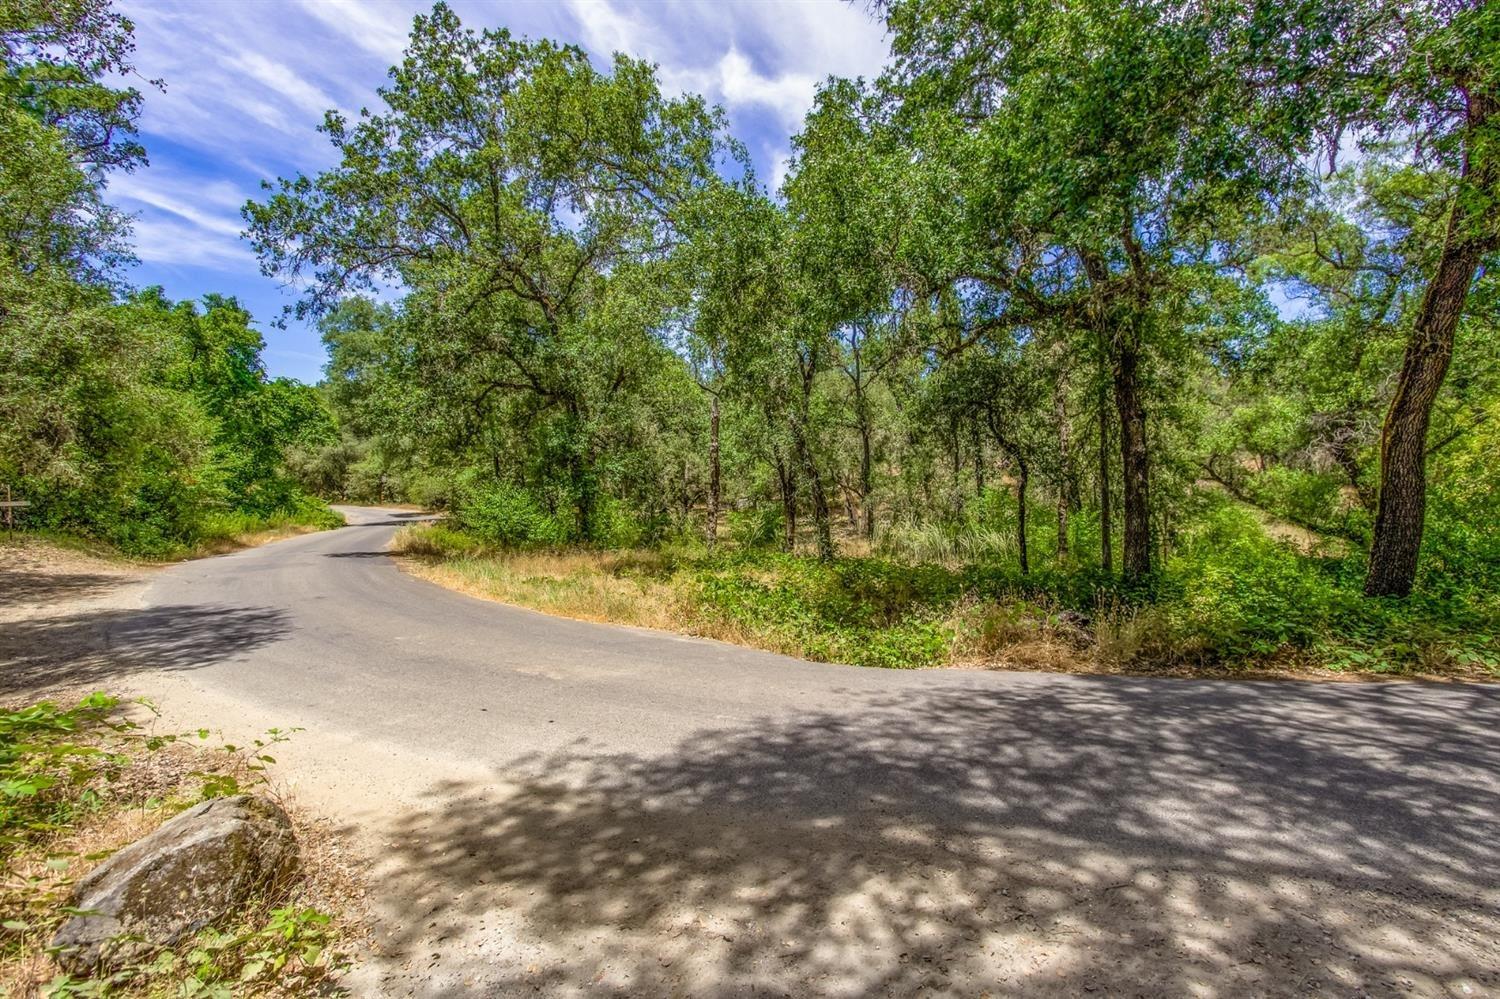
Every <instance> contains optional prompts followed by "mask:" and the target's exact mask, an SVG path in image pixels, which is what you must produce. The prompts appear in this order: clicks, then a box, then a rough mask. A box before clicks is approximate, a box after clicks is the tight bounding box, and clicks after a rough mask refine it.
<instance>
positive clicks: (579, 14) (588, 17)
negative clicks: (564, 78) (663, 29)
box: [567, 0, 653, 59]
mask: <svg viewBox="0 0 1500 999" xmlns="http://www.w3.org/2000/svg"><path fill="white" fill-rule="evenodd" d="M567 9H568V13H569V14H571V15H572V16H573V20H574V21H576V22H577V23H578V26H579V28H581V29H582V30H583V43H584V44H585V45H587V46H588V47H589V48H590V49H592V50H593V51H594V52H595V53H596V54H598V55H600V56H609V55H612V54H614V53H615V52H624V53H625V54H626V55H630V56H635V57H636V58H638V59H639V58H643V57H644V58H649V56H647V54H646V53H647V51H648V50H649V49H651V48H652V45H651V37H652V34H653V33H652V32H649V31H648V30H647V28H646V27H645V26H644V25H643V24H641V23H640V22H639V21H637V20H636V19H635V18H633V17H630V16H629V15H627V14H624V13H622V12H621V11H619V10H617V9H616V8H615V6H614V5H613V4H612V3H610V2H609V0H568V3H567Z"/></svg>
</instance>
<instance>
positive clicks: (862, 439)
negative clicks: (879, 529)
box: [859, 420, 875, 539]
mask: <svg viewBox="0 0 1500 999" xmlns="http://www.w3.org/2000/svg"><path fill="white" fill-rule="evenodd" d="M873 477H874V469H873V467H872V462H871V460H870V427H869V421H868V420H861V421H860V432H859V507H860V513H861V516H862V517H863V519H864V525H863V528H864V535H865V537H866V538H869V539H874V537H875V497H874V486H873V485H872V479H873Z"/></svg>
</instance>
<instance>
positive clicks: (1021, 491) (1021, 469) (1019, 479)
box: [1016, 454, 1031, 576]
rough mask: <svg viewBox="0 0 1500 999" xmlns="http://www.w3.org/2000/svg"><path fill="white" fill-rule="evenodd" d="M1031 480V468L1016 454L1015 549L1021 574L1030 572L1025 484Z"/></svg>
mask: <svg viewBox="0 0 1500 999" xmlns="http://www.w3.org/2000/svg"><path fill="white" fill-rule="evenodd" d="M1030 481H1031V469H1030V468H1028V467H1027V465H1026V462H1025V461H1024V460H1022V458H1021V457H1020V455H1019V454H1018V455H1016V550H1017V552H1018V553H1019V554H1020V556H1021V575H1023V576H1024V575H1026V574H1028V573H1029V572H1031V563H1030V562H1029V561H1028V560H1027V557H1026V486H1027V484H1028V483H1029V482H1030Z"/></svg>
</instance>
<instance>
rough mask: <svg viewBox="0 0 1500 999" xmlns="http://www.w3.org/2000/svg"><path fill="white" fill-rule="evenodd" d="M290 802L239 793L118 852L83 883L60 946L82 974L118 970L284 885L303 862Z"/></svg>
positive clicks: (71, 967) (64, 959)
mask: <svg viewBox="0 0 1500 999" xmlns="http://www.w3.org/2000/svg"><path fill="white" fill-rule="evenodd" d="M297 859H298V858H297V840H296V839H295V838H294V837H293V835H292V824H291V822H290V821H288V819H287V817H286V813H285V812H284V811H282V810H281V808H280V806H278V805H276V804H274V803H273V802H270V801H266V800H265V799H263V798H255V797H251V796H250V795H239V796H237V797H233V798H215V799H213V800H211V801H205V802H203V803H202V804H201V805H195V806H194V807H192V808H190V809H188V810H187V811H185V812H183V813H182V814H181V815H178V816H176V817H174V818H172V819H171V820H169V821H168V822H167V823H165V824H164V825H163V826H162V827H161V828H160V829H158V830H156V831H155V832H153V833H152V834H151V835H149V836H146V837H143V838H141V839H139V840H136V841H135V842H134V843H132V844H130V845H129V846H127V847H125V849H123V850H121V851H119V852H118V853H116V854H114V855H113V856H111V857H110V858H109V859H108V860H106V861H104V862H103V863H102V864H100V865H99V866H98V867H96V868H94V869H93V870H92V871H90V872H89V874H88V876H87V877H85V878H84V879H83V880H81V881H79V882H78V884H77V885H76V886H74V888H73V895H72V898H71V899H69V901H68V905H69V906H71V907H72V908H75V909H80V910H83V911H84V912H86V913H87V914H86V915H75V916H70V917H69V918H68V920H67V922H65V923H63V924H62V927H61V928H59V929H58V931H57V936H56V937H54V938H53V941H52V944H53V946H54V947H57V948H60V949H59V950H58V956H57V960H58V963H59V964H61V965H62V966H63V968H65V969H67V970H68V971H73V972H88V971H93V970H95V969H105V970H113V969H117V968H120V967H123V966H125V965H127V964H130V963H132V962H135V961H139V960H142V959H144V958H145V957H147V956H149V955H151V954H153V953H155V952H156V951H158V950H160V949H161V948H163V947H168V946H171V945H172V944H175V943H177V942H178V941H180V940H182V939H183V938H184V937H187V936H190V935H191V934H194V933H196V932H198V931H199V930H201V929H202V928H203V927H205V926H208V925H210V924H213V923H216V922H218V921H219V920H221V919H223V918H224V917H226V916H229V915H231V914H233V913H235V912H236V911H238V910H239V909H240V908H242V907H243V906H244V904H245V903H246V901H248V900H249V899H250V898H251V896H253V895H255V894H257V893H259V892H263V891H266V890H269V889H274V888H275V887H277V886H279V885H280V884H281V883H283V882H284V881H285V880H286V879H287V878H288V877H290V876H291V875H292V874H293V873H294V872H295V871H296V868H297Z"/></svg>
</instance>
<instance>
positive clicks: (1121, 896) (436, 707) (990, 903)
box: [109, 508, 1500, 996]
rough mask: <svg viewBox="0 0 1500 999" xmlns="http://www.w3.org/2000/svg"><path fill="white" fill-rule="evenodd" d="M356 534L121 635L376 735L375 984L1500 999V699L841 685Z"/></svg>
mask: <svg viewBox="0 0 1500 999" xmlns="http://www.w3.org/2000/svg"><path fill="white" fill-rule="evenodd" d="M347 515H348V517H349V520H350V524H351V526H349V527H346V528H343V529H340V530H337V531H333V532H328V533H324V534H316V535H309V536H305V537H300V538H296V539H293V540H289V541H284V542H280V543H277V544H273V545H269V546H266V547H263V548H259V549H254V550H250V551H245V552H241V553H238V554H235V555H232V556H226V557H222V558H215V559H208V560H204V561H199V562H192V563H187V564H184V565H182V566H179V567H175V568H173V569H171V570H169V571H167V572H164V573H162V574H161V575H160V576H159V577H157V579H156V580H155V582H154V583H153V584H152V586H151V588H150V590H149V592H148V594H147V598H146V599H147V608H146V609H144V610H142V611H141V612H139V613H135V614H131V615H124V616H121V617H119V618H118V619H116V620H113V621H112V622H111V623H110V625H109V634H110V642H111V645H112V647H113V649H114V650H115V653H116V655H117V658H118V660H119V661H120V662H122V663H126V664H132V663H133V664H135V666H137V667H138V668H140V669H142V670H143V671H144V670H147V669H148V668H149V670H150V671H154V672H163V671H164V672H167V673H173V674H176V675H177V676H178V678H179V679H180V680H182V681H183V682H186V683H188V684H190V685H191V687H192V688H193V689H195V690H198V691H202V692H205V693H208V694H212V695H213V696H214V697H218V698H222V699H224V700H225V701H226V702H227V703H233V704H238V705H241V706H243V709H244V711H245V712H246V716H247V717H254V718H263V717H271V718H285V719H288V720H289V721H293V722H295V723H297V724H301V725H304V726H306V727H307V728H308V729H309V733H310V734H309V736H308V738H309V739H311V740H312V741H311V742H310V743H309V745H310V746H311V747H313V748H312V749H311V750H309V754H310V755H317V753H318V752H321V751H322V750H320V749H319V748H318V747H320V746H323V745H325V744H326V745H335V744H336V745H339V746H342V747H343V749H342V751H341V752H340V753H339V755H338V758H337V760H336V761H335V763H333V764H332V765H331V766H330V765H328V760H327V759H325V760H324V763H325V770H324V772H325V773H326V772H328V771H329V769H332V770H334V771H337V773H338V774H340V775H342V776H343V777H344V779H345V783H348V784H357V785H359V786H361V787H363V788H364V789H365V792H366V793H365V796H364V797H363V798H362V799H361V801H362V802H363V803H364V805H365V806H366V807H365V810H364V811H363V812H360V813H358V814H359V817H357V818H351V819H350V825H351V827H353V831H355V832H356V833H359V834H362V835H363V836H365V838H366V840H367V841H368V842H370V843H373V844H377V845H378V848H379V857H378V859H377V861H376V862H375V864H374V866H373V868H372V869H373V870H374V871H376V872H377V879H378V882H379V884H380V893H379V898H378V899H377V901H378V905H379V908H380V915H381V919H382V923H381V925H382V927H383V929H382V931H381V933H382V941H383V943H382V950H383V956H380V957H379V958H378V959H377V960H374V961H372V963H371V965H370V970H367V971H365V972H362V973H361V974H363V975H365V977H364V978H357V979H356V980H357V981H358V982H359V983H360V984H359V985H358V988H359V989H360V990H362V991H364V992H368V993H369V994H392V995H395V994H420V995H434V996H436V995H444V996H446V995H454V996H457V995H468V994H511V993H514V992H519V991H523V990H524V991H526V992H528V993H529V992H532V991H540V992H543V993H548V994H558V995H573V994H586V995H643V994H653V995H666V994H685V995H715V996H718V995H741V994H744V995H749V994H792V995H813V994H817V995H824V994H826V995H842V996H852V995H870V996H874V995H912V994H958V995H978V994H983V993H989V994H993V995H1009V994H1024V995H1033V994H1057V995H1076V994H1080V993H1081V992H1083V991H1084V990H1097V992H1098V993H1099V994H1111V995H1121V994H1124V995H1129V994H1141V995H1176V994H1197V995H1222V996H1231V995H1247V994H1268V995H1293V994H1329V995H1359V994H1371V995H1383V994H1392V995H1394V994H1403V995H1404V994H1433V995H1438V994H1454V995H1482V994H1500V945H1497V943H1496V941H1497V940H1500V688H1497V687H1494V686H1476V685H1468V686H1465V685H1428V684H1411V683H1390V684H1376V683H1359V684H1355V683H1349V684H1292V683H1224V682H1195V681H1181V680H1150V679H1141V678H1126V677H1072V676H1055V675H1044V674H1028V673H998V672H978V671H973V672H968V671H936V670H935V671H914V672H899V671H882V670H865V669H858V668H853V667H847V666H833V665H818V664H810V663H805V662H800V661H796V660H792V659H787V658H784V657H779V656H774V655H769V654H764V653H760V652H755V651H751V650H745V649H740V648H736V647H732V646H728V645H723V644H719V643H714V642H706V641H698V640H691V639H683V638H676V637H673V636H669V635H663V634H659V633H653V632H645V631H638V630H632V629H623V628H612V627H607V626H600V625H593V624H587V623H580V622H574V621H567V620H561V619H557V618H551V617H546V616H543V615H540V614H535V613H532V612H529V611H525V610H518V609H513V608H509V607H505V606H501V605H497V604H493V603H488V602H484V601H480V600H475V599H471V598H468V597H465V596H462V595H458V594H455V593H451V592H448V591H446V590H443V589H440V588H438V587H436V586H433V585H431V584H428V583H425V582H422V581H419V580H416V579H414V578H411V577H409V576H407V575H404V574H403V573H401V572H400V571H399V569H398V568H397V567H396V566H395V565H394V564H393V563H392V562H391V561H390V559H389V558H388V557H386V556H385V555H384V549H385V546H386V545H387V543H388V542H389V540H390V538H391V536H392V534H393V533H394V531H395V530H396V529H397V527H398V526H399V525H400V524H401V523H403V522H405V521H406V520H407V519H408V518H409V517H410V516H411V515H409V514H401V513H396V512H392V511H384V510H377V509H369V508H350V509H348V510H347ZM311 733H316V735H313V734H311ZM299 738H301V737H299ZM319 740H323V741H319ZM328 752H333V750H328ZM325 755H326V754H325ZM382 759H383V760H385V761H386V762H384V763H381V762H380V760H382ZM309 772H313V771H309ZM387 786H389V788H390V791H389V801H388V804H387V806H386V807H381V805H380V801H381V795H382V794H385V793H386V791H385V788H386V787H387ZM398 792H399V793H398ZM314 797H316V795H314ZM330 800H332V799H330ZM352 811H353V809H352V806H351V812H352Z"/></svg>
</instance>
